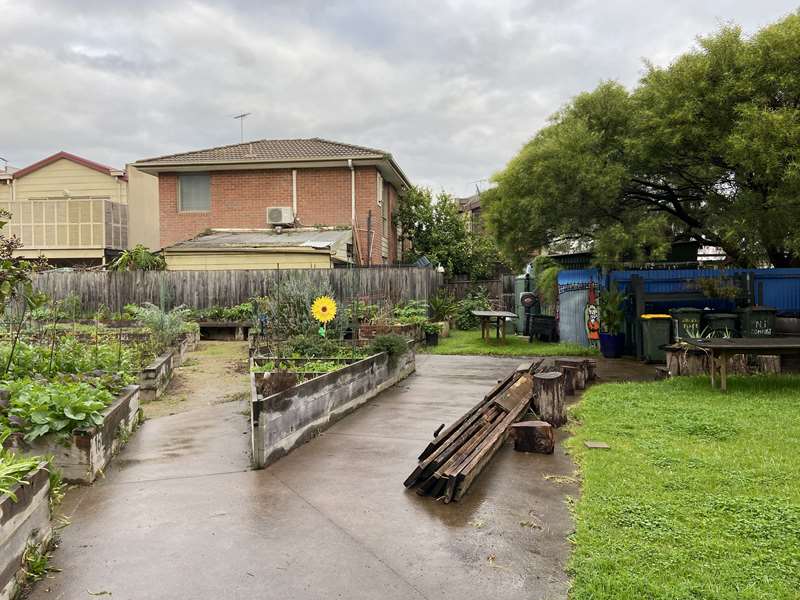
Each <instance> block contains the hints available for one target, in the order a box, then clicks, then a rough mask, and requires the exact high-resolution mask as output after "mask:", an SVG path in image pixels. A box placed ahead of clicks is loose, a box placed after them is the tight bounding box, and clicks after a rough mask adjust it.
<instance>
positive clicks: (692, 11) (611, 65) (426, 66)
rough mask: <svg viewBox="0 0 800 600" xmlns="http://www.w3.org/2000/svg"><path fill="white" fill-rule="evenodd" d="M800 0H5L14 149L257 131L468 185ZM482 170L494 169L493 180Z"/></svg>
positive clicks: (0, 5) (216, 139)
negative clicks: (560, 119)
mask: <svg viewBox="0 0 800 600" xmlns="http://www.w3.org/2000/svg"><path fill="white" fill-rule="evenodd" d="M796 8H797V4H796V3H795V2H791V1H788V0H759V1H758V2H754V1H752V0H737V1H734V0H719V1H714V2H708V1H707V2H703V1H701V0H670V1H668V2H667V1H664V0H661V1H645V0H603V1H600V0H596V1H589V0H536V1H530V2H523V1H519V2H515V1H504V0H487V1H475V2H466V1H454V0H450V1H441V0H439V1H436V2H432V1H428V2H410V1H408V0H406V1H393V0H391V1H390V0H381V1H379V2H376V1H363V2H357V1H353V2H335V1H330V2H324V1H319V2H312V1H304V0H293V1H281V0H273V1H269V2H268V1H263V2H262V1H247V0H228V1H226V2H222V1H220V2H208V3H206V2H169V1H163V0H159V1H157V2H156V1H151V0H138V1H136V2H125V3H122V2H115V1H108V0H104V1H102V2H101V1H94V0H85V1H80V2H79V1H67V0H65V1H50V2H44V1H41V2H40V1H33V0H25V1H20V0H13V1H12V0H0V39H2V44H1V45H0V65H2V71H1V72H2V79H1V80H0V115H1V116H0V156H2V157H4V158H7V159H8V160H9V161H10V163H11V164H12V165H14V166H18V167H20V166H25V165H27V164H29V163H31V162H34V161H36V160H38V159H40V158H43V157H45V156H47V155H49V154H52V153H53V152H56V151H58V150H67V151H70V152H73V153H76V154H79V155H82V156H85V157H86V158H90V159H92V160H95V161H98V162H102V163H106V164H109V165H112V166H115V167H122V166H124V164H125V163H127V162H132V161H134V160H137V159H141V158H146V157H149V156H155V155H159V154H165V153H170V152H180V151H187V150H195V149H200V148H206V147H211V146H218V145H223V144H230V143H236V142H238V141H239V124H238V122H237V121H235V120H234V119H233V118H232V116H233V115H234V114H236V113H238V112H245V111H246V112H252V113H253V114H252V116H251V117H248V119H247V120H246V122H245V138H246V139H260V138H287V137H324V138H330V139H334V140H337V141H343V142H351V143H355V144H362V145H366V146H373V147H378V148H382V149H385V150H387V151H389V152H391V153H392V154H393V155H394V157H395V159H396V160H397V161H398V163H399V164H400V166H401V167H402V168H403V169H404V170H405V172H406V174H407V175H408V176H409V177H410V178H411V179H412V181H414V182H415V183H422V184H426V185H429V186H432V187H433V188H435V189H437V190H438V189H441V188H444V189H446V190H447V191H449V192H451V193H454V194H456V195H468V194H469V193H471V192H472V191H474V189H475V182H476V181H479V180H483V179H486V178H488V177H489V176H491V175H492V173H494V172H496V171H497V170H498V169H500V168H502V167H503V165H505V163H506V162H507V161H508V160H509V159H510V158H511V157H512V156H513V155H514V154H515V153H516V152H517V151H518V150H519V148H520V147H521V145H522V144H523V143H524V142H525V141H526V140H527V139H529V138H530V137H531V136H532V135H533V134H534V133H535V132H536V130H537V129H538V128H540V127H541V126H542V125H543V124H544V123H545V120H546V118H547V117H548V115H550V114H552V113H553V112H554V111H556V110H557V109H558V108H559V107H560V106H561V105H563V104H564V103H565V102H567V101H568V100H569V99H570V98H571V97H572V96H574V95H575V94H577V93H579V92H581V91H583V90H587V89H591V88H593V87H594V86H595V85H596V84H597V83H598V82H600V81H601V80H605V79H614V80H617V81H619V82H621V83H623V84H625V85H628V86H631V85H634V84H635V83H636V81H637V79H638V78H639V77H640V76H641V75H642V72H643V67H642V60H643V59H644V58H647V59H650V60H652V61H653V62H655V63H657V64H667V63H669V62H670V61H671V60H672V58H673V57H674V56H676V55H677V54H679V53H681V52H683V51H685V50H687V49H689V48H691V47H692V45H693V44H694V40H695V37H696V36H697V35H699V34H706V33H710V32H713V31H714V30H715V29H717V28H718V27H719V26H720V25H721V24H723V23H726V22H730V21H733V22H735V23H738V24H739V25H741V26H742V27H743V28H744V29H745V31H746V32H750V33H752V32H754V31H755V30H757V29H758V28H760V27H762V26H763V25H766V24H768V23H770V22H773V21H775V20H777V19H779V18H780V17H781V16H783V15H785V14H787V13H789V12H791V11H793V10H796ZM479 185H482V186H485V183H484V182H480V184H479Z"/></svg>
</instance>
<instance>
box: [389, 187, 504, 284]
mask: <svg viewBox="0 0 800 600" xmlns="http://www.w3.org/2000/svg"><path fill="white" fill-rule="evenodd" d="M393 218H394V222H395V224H396V225H397V226H398V227H400V230H401V231H402V236H403V239H405V240H408V241H409V242H411V245H410V246H411V247H410V249H409V250H407V251H406V253H405V255H404V256H403V260H404V261H406V262H413V261H415V260H417V259H418V258H420V257H421V256H426V257H427V258H428V260H430V261H431V262H432V263H433V264H434V265H439V264H441V265H442V267H444V269H445V271H446V272H447V273H448V274H451V275H466V276H468V277H469V278H470V279H473V280H479V279H487V278H489V277H492V276H493V275H494V274H495V271H496V269H497V264H498V261H499V260H500V255H499V251H498V249H497V246H496V245H495V243H494V241H493V240H492V239H491V238H489V237H487V236H484V235H480V234H474V233H472V232H470V231H468V230H467V225H466V220H465V217H464V215H463V214H462V213H461V212H459V208H458V202H457V201H456V200H455V199H454V198H453V197H452V196H450V195H449V194H447V193H445V192H441V193H439V194H438V195H437V196H436V198H434V197H433V193H432V192H431V190H430V189H428V188H425V187H412V188H410V189H408V190H406V192H405V194H404V195H403V197H402V198H401V200H400V203H399V206H398V208H397V210H396V211H395V214H394V215H393Z"/></svg>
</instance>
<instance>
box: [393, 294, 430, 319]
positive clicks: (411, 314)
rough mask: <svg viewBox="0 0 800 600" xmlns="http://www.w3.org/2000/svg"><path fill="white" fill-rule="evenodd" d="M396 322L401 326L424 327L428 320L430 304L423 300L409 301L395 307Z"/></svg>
mask: <svg viewBox="0 0 800 600" xmlns="http://www.w3.org/2000/svg"><path fill="white" fill-rule="evenodd" d="M393 313H394V318H395V320H396V321H397V322H398V323H400V324H401V325H422V324H423V323H424V322H425V321H427V320H428V304H427V302H423V301H422V300H409V301H408V302H406V303H405V304H400V305H398V306H395V307H394V310H393Z"/></svg>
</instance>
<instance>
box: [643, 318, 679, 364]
mask: <svg viewBox="0 0 800 600" xmlns="http://www.w3.org/2000/svg"><path fill="white" fill-rule="evenodd" d="M639 318H640V319H641V321H642V350H643V354H644V360H645V361H646V362H664V361H666V360H667V353H666V352H665V351H664V348H663V346H666V345H667V344H669V343H670V341H671V337H672V317H671V316H670V315H656V314H646V315H642V316H641V317H639Z"/></svg>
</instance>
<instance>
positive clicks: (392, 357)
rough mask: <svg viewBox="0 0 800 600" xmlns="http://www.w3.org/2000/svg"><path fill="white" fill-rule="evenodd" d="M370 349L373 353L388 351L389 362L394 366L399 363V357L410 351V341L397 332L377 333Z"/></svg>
mask: <svg viewBox="0 0 800 600" xmlns="http://www.w3.org/2000/svg"><path fill="white" fill-rule="evenodd" d="M369 351H370V353H372V354H380V353H381V352H386V353H387V354H388V355H389V364H390V365H392V366H394V365H395V364H397V359H398V358H400V357H401V356H403V355H404V354H405V353H406V352H408V343H407V342H406V340H405V338H403V337H402V336H400V335H397V334H396V333H387V334H386V335H377V336H375V338H374V339H373V340H372V342H371V343H370V345H369Z"/></svg>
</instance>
